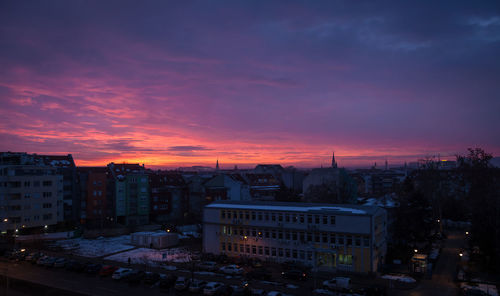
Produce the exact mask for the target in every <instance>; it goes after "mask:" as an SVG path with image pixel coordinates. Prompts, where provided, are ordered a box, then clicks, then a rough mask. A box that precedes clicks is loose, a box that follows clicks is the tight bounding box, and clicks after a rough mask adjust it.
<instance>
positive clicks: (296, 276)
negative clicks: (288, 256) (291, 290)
mask: <svg viewBox="0 0 500 296" xmlns="http://www.w3.org/2000/svg"><path fill="white" fill-rule="evenodd" d="M281 275H282V276H283V277H284V278H286V279H291V280H296V281H305V280H307V273H305V272H304V271H301V270H298V269H292V270H287V271H283V272H282V273H281Z"/></svg>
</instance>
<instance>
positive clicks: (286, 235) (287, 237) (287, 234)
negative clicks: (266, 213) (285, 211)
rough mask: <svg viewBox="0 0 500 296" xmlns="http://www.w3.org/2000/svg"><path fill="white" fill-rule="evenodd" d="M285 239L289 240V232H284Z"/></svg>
mask: <svg viewBox="0 0 500 296" xmlns="http://www.w3.org/2000/svg"><path fill="white" fill-rule="evenodd" d="M285 239H287V240H290V232H289V231H285Z"/></svg>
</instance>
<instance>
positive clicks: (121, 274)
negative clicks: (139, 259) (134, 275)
mask: <svg viewBox="0 0 500 296" xmlns="http://www.w3.org/2000/svg"><path fill="white" fill-rule="evenodd" d="M131 272H132V269H130V268H118V269H117V270H115V272H113V275H112V276H111V278H112V279H114V280H117V281H118V280H121V279H123V278H125V277H126V276H128V275H129V274H130V273H131Z"/></svg>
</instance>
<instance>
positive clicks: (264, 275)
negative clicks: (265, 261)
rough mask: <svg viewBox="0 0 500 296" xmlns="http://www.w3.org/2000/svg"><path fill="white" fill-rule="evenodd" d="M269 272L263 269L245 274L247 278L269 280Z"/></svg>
mask: <svg viewBox="0 0 500 296" xmlns="http://www.w3.org/2000/svg"><path fill="white" fill-rule="evenodd" d="M271 276H272V275H271V272H270V271H269V270H267V269H265V268H256V269H253V270H252V271H250V272H248V273H247V278H249V279H258V280H266V279H270V278H271Z"/></svg>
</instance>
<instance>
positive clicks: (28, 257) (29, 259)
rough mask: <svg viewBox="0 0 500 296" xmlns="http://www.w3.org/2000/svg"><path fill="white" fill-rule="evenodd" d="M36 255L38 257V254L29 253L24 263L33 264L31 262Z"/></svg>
mask: <svg viewBox="0 0 500 296" xmlns="http://www.w3.org/2000/svg"><path fill="white" fill-rule="evenodd" d="M35 255H36V252H31V253H29V254H28V255H26V257H24V261H28V262H31V260H32V259H33V256H35Z"/></svg>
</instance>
